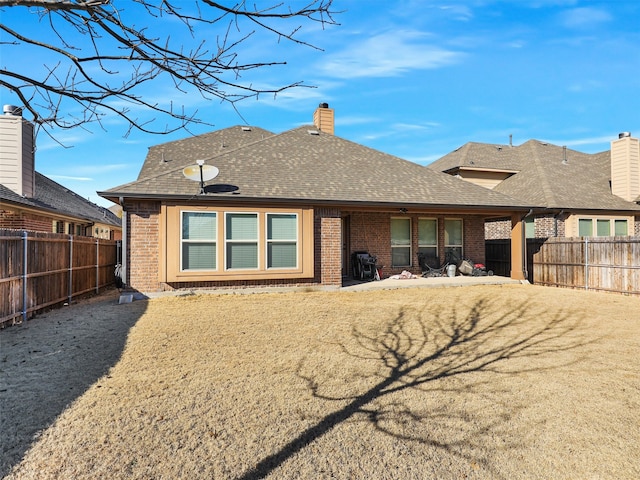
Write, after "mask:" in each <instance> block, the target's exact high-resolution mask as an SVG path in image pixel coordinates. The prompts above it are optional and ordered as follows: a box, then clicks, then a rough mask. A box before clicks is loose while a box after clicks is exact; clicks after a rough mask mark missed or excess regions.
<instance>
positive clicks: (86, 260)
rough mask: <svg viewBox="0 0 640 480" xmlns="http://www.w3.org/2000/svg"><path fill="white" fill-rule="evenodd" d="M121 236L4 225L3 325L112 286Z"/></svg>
mask: <svg viewBox="0 0 640 480" xmlns="http://www.w3.org/2000/svg"><path fill="white" fill-rule="evenodd" d="M119 251H120V250H119V241H115V240H104V239H95V238H93V237H73V236H71V235H64V234H57V233H44V232H28V231H22V230H3V229H0V299H2V300H1V303H0V328H1V327H4V326H6V325H10V324H13V323H16V322H17V321H19V319H20V317H22V321H26V320H27V319H28V318H29V317H31V316H33V315H34V314H35V313H37V312H38V311H40V310H42V309H44V308H47V307H50V306H52V305H56V304H61V303H63V302H65V301H66V302H71V301H72V299H73V298H74V297H77V296H78V295H81V294H84V293H88V292H95V293H99V291H100V288H104V287H107V286H110V285H113V284H114V282H115V277H114V271H115V265H116V263H118V253H119Z"/></svg>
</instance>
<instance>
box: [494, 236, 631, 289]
mask: <svg viewBox="0 0 640 480" xmlns="http://www.w3.org/2000/svg"><path fill="white" fill-rule="evenodd" d="M510 254H511V242H510V241H509V240H488V241H487V242H486V264H487V268H489V269H491V270H493V271H494V273H495V274H496V275H507V276H508V275H509V271H510V269H511V265H510V258H511V255H510ZM527 270H528V277H529V281H530V282H531V283H535V284H538V285H550V286H556V287H570V288H583V289H586V290H600V291H607V292H616V293H624V294H629V295H640V237H577V238H549V239H539V238H536V239H528V240H527Z"/></svg>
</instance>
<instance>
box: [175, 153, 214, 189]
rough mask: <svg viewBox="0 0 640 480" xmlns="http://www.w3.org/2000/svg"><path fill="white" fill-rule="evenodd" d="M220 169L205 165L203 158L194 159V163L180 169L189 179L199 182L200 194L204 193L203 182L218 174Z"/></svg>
mask: <svg viewBox="0 0 640 480" xmlns="http://www.w3.org/2000/svg"><path fill="white" fill-rule="evenodd" d="M218 173H220V170H218V168H217V167H214V166H213V165H205V164H204V160H196V165H190V166H188V167H185V168H183V169H182V174H183V175H184V176H185V177H186V178H188V179H189V180H193V181H194V182H200V195H204V182H206V181H208V180H212V179H214V178H216V177H217V176H218Z"/></svg>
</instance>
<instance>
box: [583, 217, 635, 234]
mask: <svg viewBox="0 0 640 480" xmlns="http://www.w3.org/2000/svg"><path fill="white" fill-rule="evenodd" d="M628 232H629V221H628V220H626V219H616V218H579V219H578V236H580V237H593V236H598V237H612V236H626V235H628V234H629V233H628Z"/></svg>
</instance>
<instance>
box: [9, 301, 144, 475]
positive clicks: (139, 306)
mask: <svg viewBox="0 0 640 480" xmlns="http://www.w3.org/2000/svg"><path fill="white" fill-rule="evenodd" d="M116 294H117V292H116ZM116 294H114V293H113V292H108V293H107V294H106V298H105V296H104V295H101V296H100V297H95V298H92V299H84V300H80V301H79V302H78V303H77V304H74V305H71V306H67V307H64V308H61V309H58V310H52V311H50V312H47V313H45V314H40V315H38V316H37V317H36V318H35V319H33V320H29V321H28V322H27V324H26V325H22V326H14V327H9V328H6V329H4V330H2V331H0V343H1V345H2V348H1V349H0V380H1V382H0V409H1V410H2V415H1V418H0V432H1V440H2V441H1V445H0V446H1V453H2V461H1V462H0V478H4V476H5V475H6V474H8V473H9V472H10V471H11V469H12V468H13V466H15V465H17V464H18V463H19V462H20V460H21V459H22V457H23V456H24V454H25V453H26V451H27V450H28V449H29V448H30V447H31V445H32V443H33V442H34V440H35V439H36V438H37V435H38V433H39V432H41V431H43V430H45V429H46V428H47V427H49V426H50V425H51V424H52V423H53V422H54V421H55V420H56V418H57V417H58V416H59V415H60V414H61V413H62V412H63V411H64V410H65V409H66V408H67V406H69V405H70V404H71V403H72V402H73V401H75V400H76V399H77V398H79V397H81V396H82V395H83V393H84V392H86V390H87V389H88V388H89V387H90V386H91V385H93V384H94V383H95V382H96V380H98V379H99V378H101V377H102V376H103V375H104V374H106V373H107V372H108V371H109V369H110V368H111V367H112V366H114V365H115V364H116V363H117V362H118V360H119V359H120V357H121V355H122V352H123V350H124V347H125V343H126V340H127V336H128V334H129V331H130V329H131V327H133V325H135V323H136V322H137V321H138V319H139V318H140V317H141V316H142V314H143V313H144V311H145V310H146V306H147V302H134V303H129V304H122V305H118V304H117V296H115V295H116Z"/></svg>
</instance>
